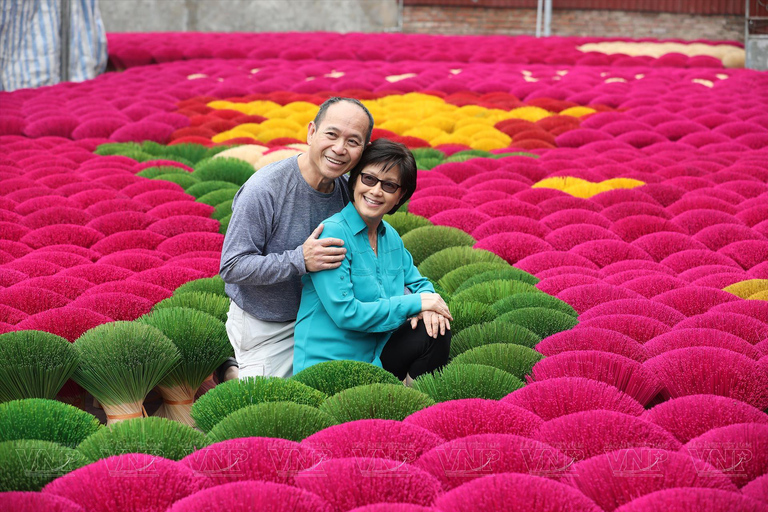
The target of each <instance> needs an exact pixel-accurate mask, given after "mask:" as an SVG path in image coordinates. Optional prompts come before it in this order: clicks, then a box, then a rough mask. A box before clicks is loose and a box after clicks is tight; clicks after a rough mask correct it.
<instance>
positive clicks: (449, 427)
mask: <svg viewBox="0 0 768 512" xmlns="http://www.w3.org/2000/svg"><path fill="white" fill-rule="evenodd" d="M403 423H408V424H411V425H416V426H418V427H422V428H425V429H427V430H429V431H430V432H433V433H434V434H436V435H437V436H439V437H441V438H443V439H445V440H447V441H450V440H451V439H457V438H459V437H466V436H471V435H475V434H515V435H519V436H525V437H528V436H530V435H532V434H533V433H534V432H535V431H536V430H538V428H539V427H540V426H541V424H542V421H541V418H539V417H538V416H536V415H535V414H534V413H532V412H530V411H527V410H525V409H523V408H521V407H517V406H515V405H510V404H506V403H503V402H498V401H496V400H486V399H483V398H467V399H462V400H450V401H448V402H441V403H438V404H435V405H432V406H430V407H427V408H426V409H422V410H420V411H417V412H415V413H413V414H411V415H410V416H408V417H407V418H405V419H404V420H403Z"/></svg>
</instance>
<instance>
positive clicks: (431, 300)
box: [421, 293, 453, 320]
mask: <svg viewBox="0 0 768 512" xmlns="http://www.w3.org/2000/svg"><path fill="white" fill-rule="evenodd" d="M421 311H422V313H423V312H425V311H433V312H435V313H437V314H439V315H442V316H444V317H445V318H447V319H448V320H453V317H452V316H451V311H450V310H449V309H448V304H446V303H445V301H444V300H443V298H442V297H441V296H440V295H439V294H437V293H422V294H421Z"/></svg>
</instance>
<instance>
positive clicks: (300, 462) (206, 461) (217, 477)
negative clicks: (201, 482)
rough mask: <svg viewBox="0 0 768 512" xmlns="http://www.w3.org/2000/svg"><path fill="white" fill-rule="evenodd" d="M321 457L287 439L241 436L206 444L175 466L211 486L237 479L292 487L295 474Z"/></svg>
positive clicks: (315, 462)
mask: <svg viewBox="0 0 768 512" xmlns="http://www.w3.org/2000/svg"><path fill="white" fill-rule="evenodd" d="M324 458H325V457H324V456H323V454H322V453H321V452H317V451H315V450H312V449H310V448H309V447H306V446H303V445H301V444H299V443H297V442H294V441H289V440H287V439H273V438H270V437H244V438H238V439H230V440H228V441H222V442H220V443H215V444H211V445H208V446H206V447H205V448H201V449H199V450H196V451H194V452H192V453H190V454H189V455H187V456H186V457H184V458H183V459H181V460H180V461H179V463H180V464H182V465H184V466H186V467H188V468H190V469H191V470H192V471H194V473H195V475H197V476H199V477H202V478H204V479H206V480H209V481H210V483H211V485H219V484H225V483H231V482H238V481H241V480H260V481H265V482H274V483H277V484H287V485H293V483H294V479H295V477H296V475H297V474H298V473H299V472H301V471H303V470H305V469H309V468H312V467H314V466H315V465H316V464H318V463H319V462H320V461H322V460H323V459H324Z"/></svg>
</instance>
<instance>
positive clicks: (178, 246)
mask: <svg viewBox="0 0 768 512" xmlns="http://www.w3.org/2000/svg"><path fill="white" fill-rule="evenodd" d="M109 43H110V59H111V63H112V66H113V67H114V68H115V71H114V72H109V73H106V74H104V75H102V76H100V77H98V78H96V79H94V80H91V81H88V82H84V83H63V84H59V85H56V86H52V87H43V88H40V89H36V90H20V91H15V92H12V93H0V465H2V468H3V469H2V471H0V492H2V493H0V511H13V512H19V511H21V512H24V511H39V510H46V511H53V512H82V511H104V512H108V511H109V512H114V511H120V512H122V511H137V512H138V511H148V512H149V511H152V512H155V511H157V512H162V511H166V510H168V511H171V512H186V511H199V510H219V509H226V510H228V511H229V512H238V511H247V510H260V511H280V512H283V511H285V512H296V511H302V512H303V511H306V512H333V511H353V510H354V511H356V512H364V511H365V512H428V511H431V512H460V511H461V512H465V511H483V512H494V511H498V512H502V511H512V512H516V511H520V512H549V511H562V512H566V511H567V512H571V511H572V512H614V511H615V512H654V511H660V510H663V511H672V512H735V511H744V512H758V511H763V512H765V511H766V510H768V414H766V410H767V409H768V74H766V73H760V72H755V71H750V70H745V69H738V67H737V66H738V63H739V62H740V61H741V60H743V50H741V49H740V48H738V47H736V46H734V45H733V44H727V43H715V42H708V41H697V42H694V43H683V42H669V41H667V42H658V41H644V42H642V43H643V44H642V46H638V45H637V44H635V43H637V42H627V41H601V40H596V39H594V38H549V39H542V40H538V39H534V38H530V37H516V38H507V37H501V36H493V37H452V36H451V37H447V36H426V35H402V34H375V35H371V34H348V35H339V34H330V33H303V34H196V35H195V36H194V37H190V35H189V34H174V33H170V34H112V35H110V40H109ZM331 96H349V97H355V98H358V99H360V100H362V101H363V102H364V103H365V105H366V106H367V107H368V108H369V109H370V111H371V113H372V114H373V116H374V118H375V120H376V124H375V128H374V133H373V136H374V138H378V137H386V138H390V139H393V140H396V141H400V142H403V143H404V144H406V145H408V146H409V147H410V148H411V149H412V150H413V153H414V155H415V157H416V161H417V164H418V168H419V171H418V188H417V190H416V192H415V194H414V195H413V197H412V198H411V200H410V201H409V202H408V204H407V207H405V208H402V209H401V211H399V212H398V213H396V214H394V215H392V216H389V217H388V218H387V219H386V220H388V222H390V224H391V225H392V226H394V227H395V229H397V231H398V232H399V233H400V234H401V236H402V238H403V241H404V243H405V245H406V247H407V248H408V249H409V251H410V252H411V253H412V255H413V257H414V262H415V263H416V264H417V265H418V268H419V270H420V272H421V273H422V274H423V275H425V276H426V277H428V278H429V279H430V280H431V281H432V282H433V283H434V284H435V288H436V290H437V291H438V292H439V293H441V295H443V296H444V298H445V299H446V301H447V302H448V303H449V305H450V308H451V311H452V312H453V315H454V317H455V322H454V324H453V342H452V346H451V362H450V364H449V365H448V366H446V367H445V369H444V370H442V371H441V372H438V373H436V374H434V375H427V376H422V377H421V378H419V379H417V380H416V381H415V382H414V385H413V387H411V388H408V387H405V386H403V385H402V384H401V383H400V382H399V381H398V380H397V379H396V378H395V377H394V376H392V375H391V374H389V373H387V372H385V371H384V370H382V369H380V368H377V367H374V366H371V365H367V364H364V363H357V362H350V361H338V362H332V363H323V364H320V365H317V366H314V367H311V368H308V369H306V370H304V371H302V372H301V373H299V374H297V375H295V376H294V377H292V378H291V379H287V380H283V379H279V378H249V379H245V380H242V381H239V380H236V381H229V382H226V383H223V384H218V385H217V382H216V380H215V379H214V377H213V376H212V373H213V372H214V370H215V369H216V368H217V366H218V365H219V364H220V363H221V362H222V361H224V360H225V359H226V358H227V357H228V356H230V355H231V347H230V345H229V342H228V340H227V336H226V330H225V328H224V322H225V321H226V312H227V309H228V307H229V300H228V298H227V297H226V295H225V294H224V285H223V282H222V281H221V279H220V278H219V277H218V276H217V273H218V267H219V257H220V250H221V245H222V241H223V238H224V233H226V229H227V225H228V222H229V218H230V215H231V212H232V210H231V205H232V198H233V196H234V194H235V193H236V192H237V190H238V188H239V187H240V186H241V185H242V184H243V183H245V181H246V180H247V179H248V178H249V177H250V176H251V175H253V174H254V173H255V172H258V171H259V169H261V168H262V167H264V166H265V165H267V164H269V163H271V162H274V161H277V160H280V159H283V158H286V157H289V156H291V155H295V154H298V153H300V152H302V151H304V150H305V149H306V145H305V144H304V143H305V142H306V135H307V124H308V123H309V121H311V120H312V119H313V118H314V116H315V114H316V112H317V109H318V105H319V104H320V103H322V102H323V101H324V100H325V99H327V98H329V97H331ZM148 397H149V398H148ZM94 404H96V405H94ZM105 422H106V425H105V424H104V423H105Z"/></svg>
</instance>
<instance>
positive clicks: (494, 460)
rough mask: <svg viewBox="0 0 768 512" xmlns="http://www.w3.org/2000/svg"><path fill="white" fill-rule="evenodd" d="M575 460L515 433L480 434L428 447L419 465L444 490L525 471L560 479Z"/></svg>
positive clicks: (417, 464) (550, 447) (525, 472)
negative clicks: (470, 482)
mask: <svg viewBox="0 0 768 512" xmlns="http://www.w3.org/2000/svg"><path fill="white" fill-rule="evenodd" d="M572 463H573V460H572V459H571V458H569V457H567V456H566V455H565V454H563V453H562V452H560V451H559V450H557V449H555V448H553V447H552V446H550V445H548V444H546V443H542V442H540V441H535V440H533V439H529V438H527V437H521V436H516V435H512V434H480V435H475V436H467V437H462V438H459V439H454V440H452V441H448V442H447V443H445V444H441V445H440V446H438V447H436V448H433V449H432V450H430V451H428V452H427V453H425V454H424V455H422V456H421V458H420V459H419V460H418V462H416V466H418V467H420V468H421V469H423V470H425V471H427V472H429V473H430V474H432V475H433V476H434V477H435V478H437V479H438V480H439V481H440V483H441V485H442V487H443V490H444V491H450V490H451V489H455V488H456V487H459V486H460V485H464V484H465V483H467V482H469V481H470V480H473V479H475V478H481V477H483V476H487V475H492V474H498V473H524V474H529V475H536V476H541V477H546V478H553V479H555V480H559V479H560V478H562V477H563V476H564V475H565V474H566V472H567V470H568V468H569V467H570V466H571V464H572Z"/></svg>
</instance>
